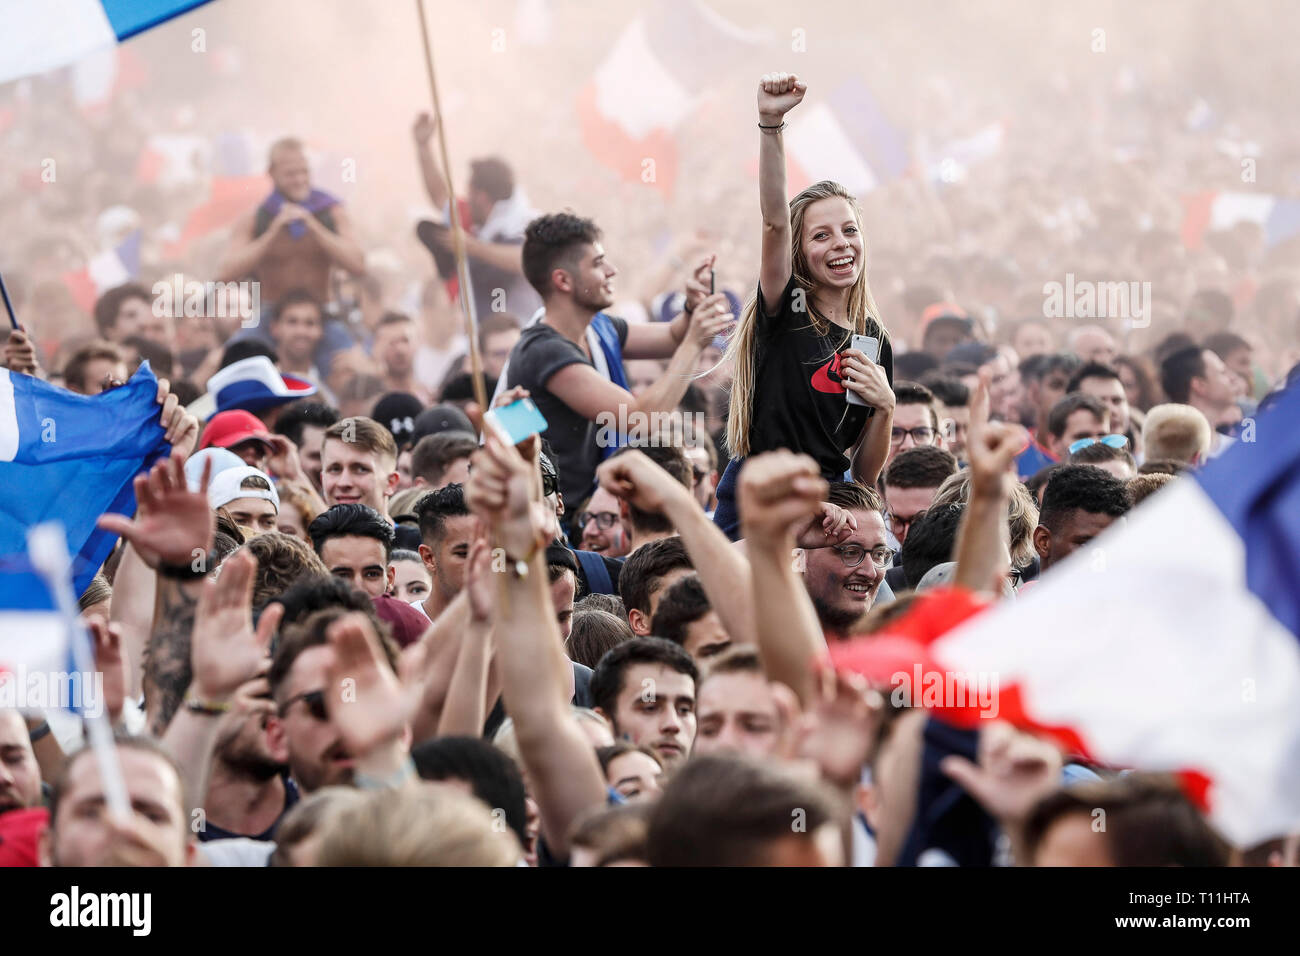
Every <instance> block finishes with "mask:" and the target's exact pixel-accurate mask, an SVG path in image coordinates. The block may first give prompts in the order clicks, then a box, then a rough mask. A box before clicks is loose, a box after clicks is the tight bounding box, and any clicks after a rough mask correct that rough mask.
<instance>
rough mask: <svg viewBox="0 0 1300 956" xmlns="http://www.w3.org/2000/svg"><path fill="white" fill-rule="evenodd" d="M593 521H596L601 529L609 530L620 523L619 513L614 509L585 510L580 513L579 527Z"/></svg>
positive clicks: (583, 526)
mask: <svg viewBox="0 0 1300 956" xmlns="http://www.w3.org/2000/svg"><path fill="white" fill-rule="evenodd" d="M591 521H594V522H596V527H597V528H599V529H600V530H601V531H608V530H609V529H610V528H612V527H614V525H616V524H618V515H616V514H615V513H614V512H612V511H584V512H583V513H582V514H580V515H578V527H579V528H585V527H587V523H588V522H591Z"/></svg>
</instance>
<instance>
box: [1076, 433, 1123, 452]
mask: <svg viewBox="0 0 1300 956" xmlns="http://www.w3.org/2000/svg"><path fill="white" fill-rule="evenodd" d="M1097 442H1101V443H1102V444H1103V445H1105V446H1106V447H1107V448H1125V447H1127V446H1128V439H1127V438H1125V437H1124V436H1123V435H1103V436H1102V437H1101V438H1080V439H1079V440H1078V441H1072V442H1070V454H1071V455H1073V454H1074V453H1075V452H1076V451H1079V450H1080V449H1083V448H1087V447H1088V446H1089V445H1095V444H1097Z"/></svg>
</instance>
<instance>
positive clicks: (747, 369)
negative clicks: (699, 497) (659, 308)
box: [723, 179, 888, 458]
mask: <svg viewBox="0 0 1300 956" xmlns="http://www.w3.org/2000/svg"><path fill="white" fill-rule="evenodd" d="M820 199H844V200H847V201H848V204H849V207H850V208H851V209H852V210H853V218H854V219H855V220H856V221H857V223H858V232H859V234H861V233H862V231H863V230H862V207H861V206H859V205H858V200H857V197H855V196H854V195H853V194H852V193H850V192H849V191H848V190H847V189H845V188H844V187H843V186H841V185H840V184H839V183H836V182H831V181H830V180H828V179H827V180H822V181H821V182H819V183H813V184H812V185H811V186H809V187H808V188H807V189H805V190H804V191H803V192H801V193H799V195H797V196H795V197H794V198H793V199H791V200H790V246H791V257H790V267H791V274H792V275H793V276H794V280H795V283H796V284H797V286H798V287H799V288H800V289H803V290H804V292H805V301H806V302H807V303H808V316H809V321H810V322H811V324H812V328H813V329H814V330H815V331H816V332H817V334H818V335H827V334H828V333H829V332H830V331H831V326H832V325H833V323H832V322H831V321H830V320H829V319H827V318H826V317H825V316H822V315H819V314H818V312H817V308H816V306H815V304H814V302H813V295H812V293H813V283H812V279H811V278H810V277H809V269H808V257H807V256H806V255H805V254H804V251H803V225H804V217H805V216H806V215H807V213H808V207H809V206H811V205H812V204H813V203H815V202H817V201H818V200H820ZM781 291H782V290H780V289H768V290H767V294H768V295H769V296H771V295H778V294H779V293H780V292H781ZM879 315H880V310H879V309H877V308H876V300H875V299H874V298H872V295H871V286H870V285H869V284H868V282H867V268H866V263H865V262H864V263H863V266H862V272H861V273H860V274H859V275H858V278H857V281H856V282H854V283H853V287H852V288H851V289H850V290H849V317H850V318H851V319H852V320H853V330H852V332H847V331H846V332H845V342H847V341H848V337H849V336H850V335H852V334H858V335H867V334H870V335H875V336H877V337H879V338H880V340H881V345H882V346H883V345H884V341H885V339H886V337H887V335H888V333H887V332H886V331H885V327H884V324H883V323H882V322H881V321H880V320H879V318H878V317H879ZM757 324H758V294H757V292H755V293H754V294H753V295H752V296H751V297H750V299H749V301H748V302H747V303H746V304H745V309H744V311H743V312H742V313H741V316H740V321H739V322H738V323H737V325H736V330H735V332H733V333H732V335H731V341H730V342H728V343H727V353H726V355H725V356H724V358H723V361H724V362H726V361H730V362H731V363H732V368H733V373H732V380H731V406H730V408H729V409H728V412H727V448H728V449H729V450H730V452H731V457H732V458H744V457H745V456H746V455H748V454H749V427H750V422H751V419H752V417H753V414H754V386H755V384H756V382H755V373H756V371H757V369H756V366H757V364H758V358H757V355H756V351H757V348H756V346H757V342H756V336H757V332H756V327H757Z"/></svg>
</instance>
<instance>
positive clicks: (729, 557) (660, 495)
mask: <svg viewBox="0 0 1300 956" xmlns="http://www.w3.org/2000/svg"><path fill="white" fill-rule="evenodd" d="M596 476H597V478H599V479H600V484H601V487H603V488H604V489H605V490H606V491H608V492H609V493H610V494H612V495H615V496H616V497H618V498H621V499H623V500H625V501H627V502H628V503H629V504H631V505H634V506H635V507H637V508H640V509H642V510H644V511H649V512H653V513H656V514H662V515H664V516H665V517H666V518H667V519H668V520H669V521H671V522H672V523H673V527H674V528H676V529H677V532H678V534H680V535H681V539H682V544H684V545H686V551H687V553H688V554H689V555H690V556H691V561H692V563H694V565H695V570H696V573H697V574H698V575H699V576H700V584H701V585H702V586H703V587H704V593H705V594H706V595H707V596H708V598H709V603H710V604H712V605H713V608H714V610H716V611H717V612H718V618H719V619H720V620H721V621H722V626H723V627H724V628H726V631H727V634H728V635H730V637H731V639H732V641H733V642H735V643H737V644H754V643H757V640H758V638H757V634H756V632H755V629H754V601H753V586H752V583H751V582H750V573H749V562H748V561H746V560H745V557H744V555H742V554H741V553H740V552H739V551H738V550H737V549H736V547H735V545H733V544H732V543H731V541H729V540H728V538H727V536H726V535H725V534H723V533H722V529H721V528H719V527H718V526H717V525H716V524H714V523H713V522H712V521H711V520H710V519H709V516H708V515H706V514H705V513H704V510H703V509H702V508H701V507H700V504H699V502H698V501H696V500H695V498H694V496H693V495H692V494H691V493H690V491H688V490H687V489H686V487H685V486H684V485H683V484H682V483H681V482H679V481H677V480H676V479H675V478H673V477H672V475H670V474H668V472H666V471H664V470H663V469H662V468H660V467H659V466H658V465H656V464H655V463H654V462H653V461H651V460H650V458H648V457H647V456H646V455H645V454H643V453H642V452H639V451H629V452H624V453H623V454H621V455H617V456H615V457H613V458H611V459H609V460H608V461H607V462H605V463H604V464H603V465H601V466H600V468H599V469H598V470H597V472H596Z"/></svg>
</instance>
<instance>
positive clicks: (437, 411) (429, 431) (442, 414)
mask: <svg viewBox="0 0 1300 956" xmlns="http://www.w3.org/2000/svg"><path fill="white" fill-rule="evenodd" d="M445 431H459V432H469V433H470V434H471V435H477V434H478V429H476V428H475V427H474V424H473V423H472V422H471V421H470V420H469V416H468V415H466V414H465V413H464V412H462V411H461V410H460V409H459V408H457V407H456V406H455V405H451V404H448V403H446V402H443V403H442V404H440V405H434V406H433V407H432V408H426V409H425V410H424V411H422V412H420V414H419V415H417V416H416V417H415V431H414V432H412V434H411V441H413V442H418V441H419V440H420V439H421V438H423V437H424V436H425V435H436V434H438V432H445Z"/></svg>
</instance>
